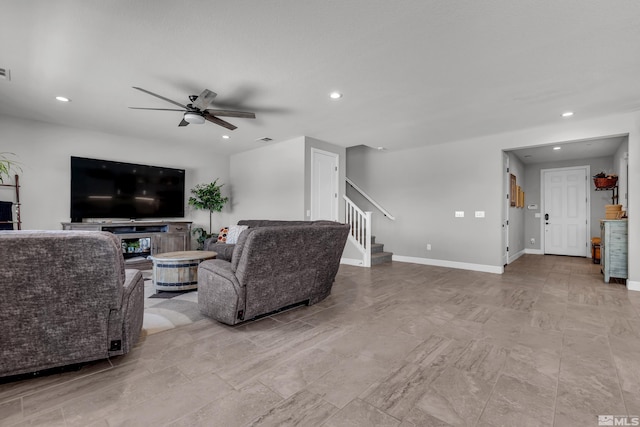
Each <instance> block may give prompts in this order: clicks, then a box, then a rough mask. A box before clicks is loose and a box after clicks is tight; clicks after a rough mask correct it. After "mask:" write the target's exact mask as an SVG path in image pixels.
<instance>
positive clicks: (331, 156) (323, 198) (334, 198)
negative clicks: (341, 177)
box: [311, 148, 338, 221]
mask: <svg viewBox="0 0 640 427" xmlns="http://www.w3.org/2000/svg"><path fill="white" fill-rule="evenodd" d="M320 219H327V220H330V221H337V220H338V154H336V153H330V152H328V151H322V150H318V149H315V148H312V149H311V220H312V221H316V220H320Z"/></svg>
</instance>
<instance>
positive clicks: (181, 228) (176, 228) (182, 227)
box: [167, 224, 191, 233]
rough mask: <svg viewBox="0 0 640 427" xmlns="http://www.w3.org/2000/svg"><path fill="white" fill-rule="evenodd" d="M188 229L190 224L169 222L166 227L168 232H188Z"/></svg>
mask: <svg viewBox="0 0 640 427" xmlns="http://www.w3.org/2000/svg"><path fill="white" fill-rule="evenodd" d="M190 230H191V225H190V224H169V226H168V228H167V232H169V233H188V232H189V231H190Z"/></svg>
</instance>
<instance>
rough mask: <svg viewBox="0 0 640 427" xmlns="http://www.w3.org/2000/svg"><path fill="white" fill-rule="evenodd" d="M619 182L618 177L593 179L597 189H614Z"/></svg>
mask: <svg viewBox="0 0 640 427" xmlns="http://www.w3.org/2000/svg"><path fill="white" fill-rule="evenodd" d="M617 182H618V177H608V178H593V184H594V185H595V186H596V188H613V187H615V186H616V183H617Z"/></svg>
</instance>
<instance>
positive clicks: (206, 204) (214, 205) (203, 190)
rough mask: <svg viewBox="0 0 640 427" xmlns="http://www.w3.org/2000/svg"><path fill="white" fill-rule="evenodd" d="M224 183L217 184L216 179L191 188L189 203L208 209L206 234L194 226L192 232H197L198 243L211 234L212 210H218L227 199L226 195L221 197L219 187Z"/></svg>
mask: <svg viewBox="0 0 640 427" xmlns="http://www.w3.org/2000/svg"><path fill="white" fill-rule="evenodd" d="M223 185H224V184H220V185H218V179H217V178H216V180H215V181H213V182H211V183H209V184H198V185H196V186H195V187H194V188H192V189H191V194H193V196H192V197H189V205H190V206H193V207H194V208H196V209H202V210H207V211H209V233H208V234H206V233H205V232H204V230H203V229H202V228H200V227H199V228H196V229H194V230H193V232H194V233H195V232H198V233H199V236H198V244H200V242H201V241H202V243H204V241H205V240H206V239H207V238H208V237H210V236H211V221H212V219H211V218H212V216H213V212H220V211H222V208H223V207H224V205H225V204H226V203H227V202H228V201H229V198H228V197H222V193H221V191H220V189H221V188H222V186H223Z"/></svg>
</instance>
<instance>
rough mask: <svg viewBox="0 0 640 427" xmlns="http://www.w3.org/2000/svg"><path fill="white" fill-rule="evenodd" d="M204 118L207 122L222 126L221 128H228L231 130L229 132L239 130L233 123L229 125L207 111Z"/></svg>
mask: <svg viewBox="0 0 640 427" xmlns="http://www.w3.org/2000/svg"><path fill="white" fill-rule="evenodd" d="M204 118H205V119H207V120H209V121H210V122H212V123H215V124H217V125H220V126H222V127H225V128H227V129H229V130H234V129H237V128H238V127H237V126H234V125H232V124H231V123H229V122H225V121H224V120H222V119H219V118H217V117H216V116H212V115H211V114H209V113H208V112H206V111H205V112H204Z"/></svg>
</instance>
